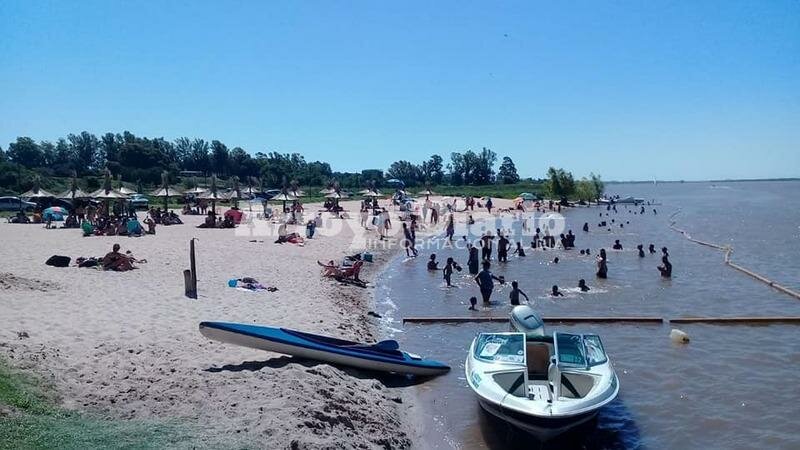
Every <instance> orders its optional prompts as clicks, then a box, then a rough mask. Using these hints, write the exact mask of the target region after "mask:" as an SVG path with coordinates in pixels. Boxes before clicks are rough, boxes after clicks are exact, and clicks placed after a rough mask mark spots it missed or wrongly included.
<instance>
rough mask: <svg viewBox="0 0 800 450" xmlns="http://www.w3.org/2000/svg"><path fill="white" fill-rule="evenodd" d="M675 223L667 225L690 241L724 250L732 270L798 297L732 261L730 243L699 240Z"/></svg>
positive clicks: (798, 296)
mask: <svg viewBox="0 0 800 450" xmlns="http://www.w3.org/2000/svg"><path fill="white" fill-rule="evenodd" d="M680 212H681V210H677V211H675V212H674V213H673V214H672V215H671V216H670V219H672V218H673V217H675V216H676V215H677V214H678V213H680ZM675 223H676V222H675V221H674V220H673V221H671V222H670V224H669V227H670V228H671V229H672V230H673V231H677V232H678V233H680V234H682V235H683V237H685V238H686V239H687V240H689V241H690V242H694V243H695V244H699V245H704V246H706V247H711V248H714V249H717V250H720V251H723V252H725V265H727V266H728V267H730V268H732V269H734V270H738V271H739V272H742V273H743V274H745V275H748V276H750V277H752V278H754V279H756V280H758V281H760V282H762V283H764V284H766V285H767V286H769V287H771V288H773V289H775V290H778V291H780V292H783V293H784V294H786V295H789V296H792V297H794V298H796V299H800V292H797V291H795V290H792V289H789V288H788V287H786V286H783V285H781V284H778V283H776V282H774V281H772V280H770V279H769V278H767V277H765V276H763V275H760V274H758V273H756V272H753V271H752V270H750V269H747V268H745V267H742V266H740V265H738V264H736V263H734V262H733V261H731V254H732V253H733V247H732V246H730V245H724V246H723V245H719V244H714V243H711V242H705V241H701V240H699V239H695V238H693V237H692V236H691V235H690V234H689V233H688V232H687V231H686V230H682V229H680V228H678V227H676V226H675Z"/></svg>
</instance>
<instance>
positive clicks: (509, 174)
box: [497, 156, 519, 184]
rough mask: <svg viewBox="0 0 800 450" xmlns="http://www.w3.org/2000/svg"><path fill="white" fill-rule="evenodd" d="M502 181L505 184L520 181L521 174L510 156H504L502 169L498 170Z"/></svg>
mask: <svg viewBox="0 0 800 450" xmlns="http://www.w3.org/2000/svg"><path fill="white" fill-rule="evenodd" d="M497 176H498V177H499V178H500V182H501V183H503V184H514V183H517V182H519V174H518V173H517V167H516V166H515V165H514V161H513V160H512V159H511V158H509V157H508V156H504V157H503V163H502V164H500V170H499V171H498V172H497Z"/></svg>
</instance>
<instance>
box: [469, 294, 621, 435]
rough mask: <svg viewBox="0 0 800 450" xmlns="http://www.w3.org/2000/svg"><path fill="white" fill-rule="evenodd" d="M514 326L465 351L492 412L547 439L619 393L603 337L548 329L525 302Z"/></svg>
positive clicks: (475, 385) (474, 383) (472, 379)
mask: <svg viewBox="0 0 800 450" xmlns="http://www.w3.org/2000/svg"><path fill="white" fill-rule="evenodd" d="M511 326H512V331H508V332H498V333H480V334H478V335H477V336H476V337H475V339H474V340H473V341H472V345H470V348H469V353H468V354H467V359H466V363H465V371H466V378H467V383H468V384H469V386H470V388H472V390H473V391H474V392H475V394H476V395H477V396H478V402H479V403H480V405H481V407H483V409H484V410H486V411H487V412H488V413H490V414H492V415H493V416H496V417H498V418H499V419H501V420H503V421H505V422H507V423H509V424H511V425H513V426H515V427H517V428H519V429H522V430H524V431H527V432H529V433H531V434H533V435H534V436H535V437H537V438H538V439H540V440H542V441H546V440H549V439H552V438H554V437H556V436H558V435H560V434H563V433H564V432H566V431H568V430H569V429H571V428H574V427H576V426H578V425H580V424H582V423H585V422H587V421H589V420H591V419H592V418H594V417H595V416H596V414H597V412H598V410H599V409H600V408H602V407H603V406H605V405H607V404H608V403H610V402H611V401H613V400H614V399H615V398H616V396H617V394H618V393H619V380H618V379H617V375H616V373H615V372H614V369H613V367H612V366H611V362H610V361H609V359H608V356H607V355H606V353H605V350H604V348H603V343H602V342H601V340H600V337H599V336H597V335H596V334H576V333H562V332H556V333H553V334H552V335H548V334H545V333H544V325H543V322H542V320H541V318H539V317H538V316H537V315H536V314H535V313H534V312H533V310H532V309H531V308H530V307H529V306H527V305H523V306H517V307H515V308H514V311H512V313H511Z"/></svg>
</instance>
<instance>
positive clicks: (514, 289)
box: [508, 280, 531, 306]
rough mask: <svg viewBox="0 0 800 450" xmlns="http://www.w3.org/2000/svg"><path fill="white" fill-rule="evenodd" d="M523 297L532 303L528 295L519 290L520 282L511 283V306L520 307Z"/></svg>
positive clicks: (509, 294)
mask: <svg viewBox="0 0 800 450" xmlns="http://www.w3.org/2000/svg"><path fill="white" fill-rule="evenodd" d="M520 295H522V296H523V297H525V301H526V302H528V303H530V302H531V300H530V299H529V298H528V295H527V294H525V293H524V292H522V289H520V288H519V282H517V280H514V281H512V282H511V292H509V293H508V298H509V299H510V300H511V304H512V305H514V306H517V305H519V296H520Z"/></svg>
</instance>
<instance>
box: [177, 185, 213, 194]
mask: <svg viewBox="0 0 800 450" xmlns="http://www.w3.org/2000/svg"><path fill="white" fill-rule="evenodd" d="M207 190H208V189H206V188H201V187H200V186H195V187H193V188H191V189H189V190H188V191H183V193H184V194H187V195H200V194H202V193H204V192H206V191H207Z"/></svg>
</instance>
